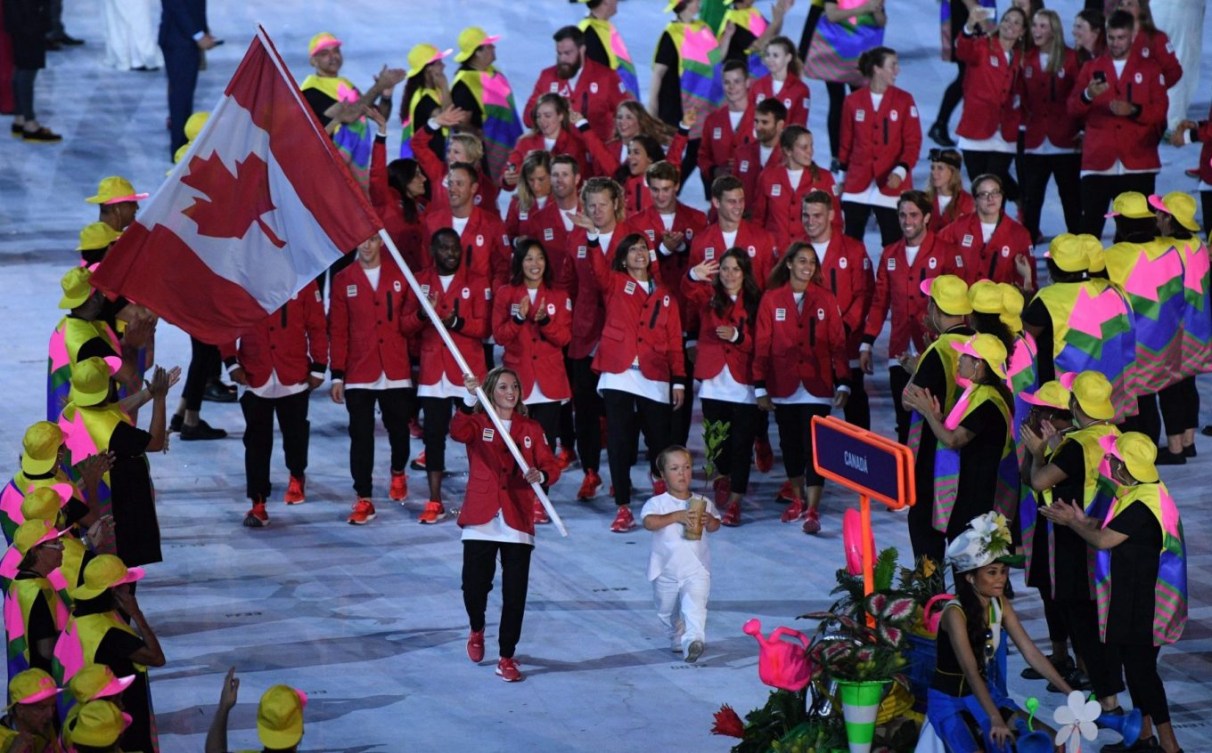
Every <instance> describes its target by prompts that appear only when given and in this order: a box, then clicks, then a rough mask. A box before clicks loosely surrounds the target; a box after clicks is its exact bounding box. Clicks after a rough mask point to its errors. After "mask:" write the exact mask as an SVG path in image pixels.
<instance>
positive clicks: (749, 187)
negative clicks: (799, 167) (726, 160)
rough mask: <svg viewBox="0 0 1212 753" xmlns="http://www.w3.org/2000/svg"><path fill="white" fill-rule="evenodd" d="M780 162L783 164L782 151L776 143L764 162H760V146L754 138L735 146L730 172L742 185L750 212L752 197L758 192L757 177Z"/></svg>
mask: <svg viewBox="0 0 1212 753" xmlns="http://www.w3.org/2000/svg"><path fill="white" fill-rule="evenodd" d="M781 164H783V152H782V150H780V149H779V145H778V143H775V145H774V149H772V150H771V151H770V156H769V157H768V158H767V159H766V162H764V163H763V162H762V146H761V144H760V143H759V142H758V141H757V140H756V139H754V140H752V141H746V142H744V143H741V144H738V145H737V146H736V149H735V151H734V153H733V158H732V174H733V175H735V176H736V177H737V179H738V180H740V181H741V185H742V186H744V188H745V201H746V202H748V203H749V207H750V211H751V212H752V208H753V202H754V198H755V197H756V196H757V193H758V177H759V176H760V175H761V174H762V171H763V170H765V169H766V168H767V167H770V166H772V165H781Z"/></svg>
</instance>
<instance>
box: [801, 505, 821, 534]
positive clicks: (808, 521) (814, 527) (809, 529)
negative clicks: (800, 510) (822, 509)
mask: <svg viewBox="0 0 1212 753" xmlns="http://www.w3.org/2000/svg"><path fill="white" fill-rule="evenodd" d="M820 532H821V515H820V513H818V512H817V511H816V508H815V507H810V508H808V512H806V513H804V533H820Z"/></svg>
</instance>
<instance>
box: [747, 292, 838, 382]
mask: <svg viewBox="0 0 1212 753" xmlns="http://www.w3.org/2000/svg"><path fill="white" fill-rule="evenodd" d="M754 339H755V340H756V344H755V346H754V355H753V382H754V384H755V385H756V386H757V387H764V388H765V389H766V393H767V394H768V395H770V397H788V396H790V395H791V394H793V393H794V392H795V391H796V390H797V389H798V388H799V386H800V385H801V384H802V385H804V389H805V390H807V391H808V393H809V394H811V395H815V396H816V397H833V392H834V386H835V385H836V384H839V383H846V382H848V381H849V378H850V363H849V362H848V361H847V360H846V334H845V331H844V330H843V328H842V312H841V310H839V309H838V307H837V299H835V298H834V297H833V293H830V292H829V290H828V289H827V288H825V287H824V286H822V285H818V284H816V283H809V285H808V287H807V288H806V289H805V290H804V300H803V305H802V306H801V307H798V308H797V307H796V305H795V294H794V293H792V291H791V286H790V285H782V286H780V287H777V288H773V289H771V290H767V291H766V292H765V294H763V295H762V302H761V304H759V305H758V314H757V326H756V329H755V335H754Z"/></svg>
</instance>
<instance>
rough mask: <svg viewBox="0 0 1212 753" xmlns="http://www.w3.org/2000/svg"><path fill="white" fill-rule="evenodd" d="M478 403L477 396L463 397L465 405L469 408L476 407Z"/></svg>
mask: <svg viewBox="0 0 1212 753" xmlns="http://www.w3.org/2000/svg"><path fill="white" fill-rule="evenodd" d="M477 402H479V398H477V397H476V396H475V395H464V396H463V405H466V406H467V407H468V408H472V407H475V404H476V403H477Z"/></svg>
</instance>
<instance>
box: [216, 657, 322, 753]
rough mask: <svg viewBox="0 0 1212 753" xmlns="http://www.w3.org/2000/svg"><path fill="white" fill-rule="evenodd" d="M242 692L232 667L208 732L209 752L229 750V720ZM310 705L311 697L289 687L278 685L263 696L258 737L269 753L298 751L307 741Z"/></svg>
mask: <svg viewBox="0 0 1212 753" xmlns="http://www.w3.org/2000/svg"><path fill="white" fill-rule="evenodd" d="M239 692H240V680H239V679H238V678H237V677H236V668H235V667H232V668H231V669H229V670H227V676H226V677H224V678H223V689H222V690H221V691H220V692H219V704H218V706H216V707H215V716H214V719H213V720H212V721H211V724H210V730H209V731H208V732H207V733H206V751H207V753H212V752H213V753H218V752H219V751H227V750H229V748H228V745H227V717H228V715H229V714H230V713H231V710H232V709H233V708H235V706H236V702H237V700H238V698H239ZM306 706H307V695H306V694H305V693H304V692H303V691H301V690H296V689H295V688H292V687H290V686H289V685H274V686H272V687H271V688H269V690H266V691H265V693H264V694H262V696H261V701H260V703H258V704H257V737H258V738H259V739H260V740H261V744H262V745H263V746H265V750H273V751H276V752H279V753H293V751H296V750H298V748H299V743H300V742H301V741H302V740H303V709H304V708H305V707H306Z"/></svg>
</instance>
